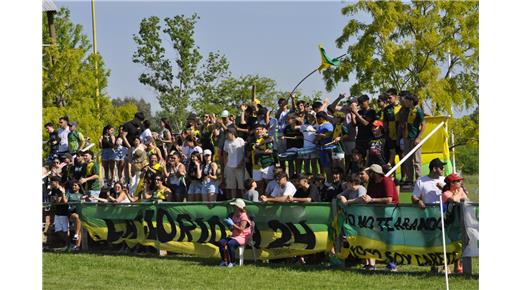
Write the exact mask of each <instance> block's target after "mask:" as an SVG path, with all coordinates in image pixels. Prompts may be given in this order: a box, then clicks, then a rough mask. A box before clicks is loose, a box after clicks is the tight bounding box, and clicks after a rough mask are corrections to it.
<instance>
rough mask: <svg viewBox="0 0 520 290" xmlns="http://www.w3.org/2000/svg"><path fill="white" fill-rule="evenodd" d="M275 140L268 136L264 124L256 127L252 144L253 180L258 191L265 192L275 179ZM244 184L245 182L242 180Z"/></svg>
mask: <svg viewBox="0 0 520 290" xmlns="http://www.w3.org/2000/svg"><path fill="white" fill-rule="evenodd" d="M272 141H273V139H272V138H271V137H269V136H268V135H267V130H266V126H265V125H264V124H258V125H256V129H255V139H254V141H253V142H252V144H251V164H252V165H253V179H254V180H255V181H256V183H257V185H258V190H259V191H260V192H263V191H264V190H265V186H266V184H267V183H268V182H269V181H270V180H272V179H273V178H274V157H273V142H272ZM242 183H243V180H242Z"/></svg>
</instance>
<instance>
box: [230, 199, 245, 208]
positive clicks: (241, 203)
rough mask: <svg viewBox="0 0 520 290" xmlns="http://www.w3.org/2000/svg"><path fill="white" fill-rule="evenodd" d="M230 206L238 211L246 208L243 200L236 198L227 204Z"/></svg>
mask: <svg viewBox="0 0 520 290" xmlns="http://www.w3.org/2000/svg"><path fill="white" fill-rule="evenodd" d="M229 204H230V205H234V206H236V207H238V208H240V209H244V207H246V203H245V201H244V200H243V199H241V198H237V199H235V200H234V201H232V202H230V203H229Z"/></svg>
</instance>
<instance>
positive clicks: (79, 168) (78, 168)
mask: <svg viewBox="0 0 520 290" xmlns="http://www.w3.org/2000/svg"><path fill="white" fill-rule="evenodd" d="M86 166H87V165H86V164H80V163H77V164H75V165H74V168H73V169H72V176H73V177H74V179H76V180H80V178H82V177H83V176H85V174H86V170H87V167H86Z"/></svg>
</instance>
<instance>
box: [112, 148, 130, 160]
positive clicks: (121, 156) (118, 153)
mask: <svg viewBox="0 0 520 290" xmlns="http://www.w3.org/2000/svg"><path fill="white" fill-rule="evenodd" d="M127 154H128V148H126V147H121V148H117V149H114V160H115V161H123V160H126V155H127Z"/></svg>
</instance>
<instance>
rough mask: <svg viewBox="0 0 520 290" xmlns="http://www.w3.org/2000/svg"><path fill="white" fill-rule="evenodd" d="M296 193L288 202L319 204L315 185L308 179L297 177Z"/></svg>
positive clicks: (318, 195)
mask: <svg viewBox="0 0 520 290" xmlns="http://www.w3.org/2000/svg"><path fill="white" fill-rule="evenodd" d="M297 180H298V183H297V187H298V190H296V193H295V194H294V196H292V197H290V198H289V201H295V202H320V201H321V197H320V191H319V190H318V187H316V185H314V184H312V183H311V182H310V181H309V177H307V176H300V177H298V179H297Z"/></svg>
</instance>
